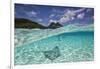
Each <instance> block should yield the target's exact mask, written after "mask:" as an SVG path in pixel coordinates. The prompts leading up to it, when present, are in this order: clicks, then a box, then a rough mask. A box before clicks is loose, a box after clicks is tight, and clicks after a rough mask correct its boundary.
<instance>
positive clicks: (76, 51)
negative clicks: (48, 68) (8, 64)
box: [14, 31, 94, 65]
mask: <svg viewBox="0 0 100 69" xmlns="http://www.w3.org/2000/svg"><path fill="white" fill-rule="evenodd" d="M54 47H58V48H59V50H60V56H58V57H57V58H56V59H54V60H50V59H48V58H47V57H45V55H44V53H43V51H50V50H52V49H53V48H54ZM93 52H94V32H93V31H90V32H89V31H84V32H82V31H79V32H69V33H61V34H59V35H55V36H51V37H47V38H44V39H41V40H37V41H33V42H31V43H27V44H23V45H21V46H19V47H17V46H15V52H14V53H15V56H14V61H15V62H14V63H15V65H27V64H48V63H62V62H79V61H93V59H94V53H93ZM49 55H50V56H51V54H49Z"/></svg>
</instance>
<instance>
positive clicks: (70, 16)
mask: <svg viewBox="0 0 100 69" xmlns="http://www.w3.org/2000/svg"><path fill="white" fill-rule="evenodd" d="M84 10H85V9H84V8H82V9H79V10H67V11H66V12H65V13H64V14H63V16H62V17H61V18H60V20H59V22H60V23H65V22H68V21H71V20H74V19H75V15H76V14H77V13H80V12H82V11H84ZM82 15H83V14H82Z"/></svg>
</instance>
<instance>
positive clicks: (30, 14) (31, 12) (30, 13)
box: [26, 11, 37, 17]
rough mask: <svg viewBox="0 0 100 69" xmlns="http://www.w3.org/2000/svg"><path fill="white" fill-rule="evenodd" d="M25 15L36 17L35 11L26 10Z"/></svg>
mask: <svg viewBox="0 0 100 69" xmlns="http://www.w3.org/2000/svg"><path fill="white" fill-rule="evenodd" d="M26 15H27V16H29V17H36V16H37V12H35V11H30V12H27V13H26Z"/></svg>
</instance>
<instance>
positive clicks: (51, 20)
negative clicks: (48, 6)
mask: <svg viewBox="0 0 100 69" xmlns="http://www.w3.org/2000/svg"><path fill="white" fill-rule="evenodd" d="M51 22H54V23H56V22H57V20H53V19H50V20H49V23H51Z"/></svg>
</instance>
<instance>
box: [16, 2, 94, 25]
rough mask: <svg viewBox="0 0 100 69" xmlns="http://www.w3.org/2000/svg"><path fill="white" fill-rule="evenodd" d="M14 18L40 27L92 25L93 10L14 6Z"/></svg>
mask: <svg viewBox="0 0 100 69" xmlns="http://www.w3.org/2000/svg"><path fill="white" fill-rule="evenodd" d="M14 14H15V18H25V19H29V20H32V21H35V22H38V23H40V24H42V25H45V26H47V25H49V24H50V23H51V22H55V23H56V22H59V23H60V24H62V25H68V24H75V23H77V24H82V25H88V24H93V23H94V9H93V8H88V7H71V6H49V5H34V4H15V12H14Z"/></svg>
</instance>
